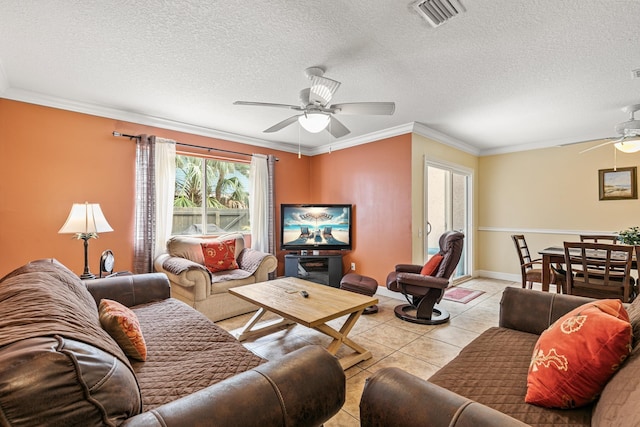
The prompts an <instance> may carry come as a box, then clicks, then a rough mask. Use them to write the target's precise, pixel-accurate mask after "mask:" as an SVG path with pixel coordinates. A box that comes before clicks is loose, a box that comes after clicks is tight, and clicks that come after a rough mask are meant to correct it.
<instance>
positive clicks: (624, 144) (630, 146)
mask: <svg viewBox="0 0 640 427" xmlns="http://www.w3.org/2000/svg"><path fill="white" fill-rule="evenodd" d="M613 146H614V147H616V148H617V149H618V150H620V151H622V152H623V153H637V152H638V151H640V136H637V135H636V136H632V137H630V138H625V139H624V140H623V141H620V142H616V143H615V144H614V145H613Z"/></svg>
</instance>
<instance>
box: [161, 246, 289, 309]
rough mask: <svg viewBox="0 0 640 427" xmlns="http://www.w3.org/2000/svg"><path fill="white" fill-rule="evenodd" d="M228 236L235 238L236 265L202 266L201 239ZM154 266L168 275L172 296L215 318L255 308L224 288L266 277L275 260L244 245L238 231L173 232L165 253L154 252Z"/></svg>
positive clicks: (274, 265) (203, 263)
mask: <svg viewBox="0 0 640 427" xmlns="http://www.w3.org/2000/svg"><path fill="white" fill-rule="evenodd" d="M229 240H234V241H235V254H234V255H235V260H236V262H237V264H238V268H237V269H231V270H225V271H219V272H215V273H212V272H211V271H209V269H207V267H205V257H204V254H203V249H202V243H217V242H221V241H229ZM154 266H155V269H156V271H158V272H162V273H165V274H166V275H167V276H168V277H169V281H170V282H171V296H172V297H174V298H177V299H179V300H181V301H183V302H185V303H187V304H189V305H190V306H191V307H193V308H195V309H196V310H198V311H200V312H201V313H203V314H205V315H206V316H207V317H208V318H209V319H211V320H213V321H216V320H221V319H226V318H229V317H233V316H237V315H239V314H244V313H248V312H250V311H252V310H255V309H256V308H257V307H256V306H255V305H253V304H250V303H248V302H246V301H244V300H241V299H240V298H237V297H235V296H233V295H231V294H230V293H229V292H228V290H229V289H230V288H233V287H236V286H243V285H248V284H251V283H257V282H264V281H266V280H268V275H269V273H271V272H272V271H275V269H276V267H277V266H278V260H277V259H276V257H275V256H273V255H271V254H266V253H263V252H259V251H256V250H253V249H251V248H245V246H244V237H243V236H242V235H241V234H228V235H225V236H221V237H217V238H213V237H206V236H199V237H194V236H173V237H171V238H170V239H169V241H168V242H167V253H166V254H162V255H160V256H158V257H157V258H156V260H155V262H154Z"/></svg>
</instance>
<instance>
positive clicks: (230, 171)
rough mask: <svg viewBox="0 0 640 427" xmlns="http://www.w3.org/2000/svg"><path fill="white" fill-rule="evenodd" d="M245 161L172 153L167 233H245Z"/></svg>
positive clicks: (246, 208) (247, 179) (246, 188)
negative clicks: (173, 169) (169, 227)
mask: <svg viewBox="0 0 640 427" xmlns="http://www.w3.org/2000/svg"><path fill="white" fill-rule="evenodd" d="M249 169H250V165H249V164H248V163H242V162H238V161H231V160H227V159H219V158H205V157H197V156H194V155H187V154H178V155H176V180H175V182H176V187H175V188H176V189H175V195H174V199H173V227H172V232H171V234H174V235H175V234H211V235H216V234H223V233H229V232H249V231H250V230H251V228H250V223H249Z"/></svg>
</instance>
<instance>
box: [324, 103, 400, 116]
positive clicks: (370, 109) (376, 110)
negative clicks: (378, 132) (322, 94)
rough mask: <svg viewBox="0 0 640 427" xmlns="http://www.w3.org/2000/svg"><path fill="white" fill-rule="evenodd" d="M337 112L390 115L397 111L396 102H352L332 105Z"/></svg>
mask: <svg viewBox="0 0 640 427" xmlns="http://www.w3.org/2000/svg"><path fill="white" fill-rule="evenodd" d="M330 109H331V110H334V112H335V113H336V114H367V115H379V116H390V115H392V114H393V113H394V111H396V103H395V102H352V103H348V104H333V105H332V106H331V107H330Z"/></svg>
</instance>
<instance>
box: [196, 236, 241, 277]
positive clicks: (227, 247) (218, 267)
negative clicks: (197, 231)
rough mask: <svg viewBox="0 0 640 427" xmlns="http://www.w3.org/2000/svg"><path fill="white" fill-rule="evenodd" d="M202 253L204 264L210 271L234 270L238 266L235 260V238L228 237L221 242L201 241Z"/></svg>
mask: <svg viewBox="0 0 640 427" xmlns="http://www.w3.org/2000/svg"><path fill="white" fill-rule="evenodd" d="M201 245H202V254H203V255H204V266H205V267H207V269H208V270H209V271H210V272H212V273H216V272H218V271H225V270H235V269H236V268H238V263H237V262H236V240H235V239H230V240H225V241H222V242H215V243H213V242H207V243H201Z"/></svg>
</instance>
